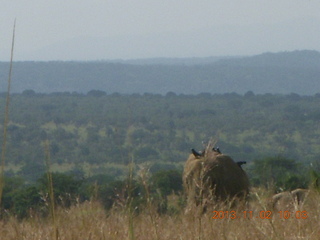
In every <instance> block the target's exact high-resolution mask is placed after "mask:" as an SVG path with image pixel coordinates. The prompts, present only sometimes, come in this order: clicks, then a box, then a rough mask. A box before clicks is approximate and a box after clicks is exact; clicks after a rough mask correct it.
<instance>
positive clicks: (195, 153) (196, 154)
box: [191, 148, 201, 158]
mask: <svg viewBox="0 0 320 240" xmlns="http://www.w3.org/2000/svg"><path fill="white" fill-rule="evenodd" d="M191 152H192V154H193V155H194V156H195V157H196V158H198V157H201V154H200V153H198V152H197V151H196V150H194V149H193V148H192V149H191Z"/></svg>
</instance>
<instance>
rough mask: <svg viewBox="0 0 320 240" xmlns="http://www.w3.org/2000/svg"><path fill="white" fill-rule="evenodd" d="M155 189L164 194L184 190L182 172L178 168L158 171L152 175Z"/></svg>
mask: <svg viewBox="0 0 320 240" xmlns="http://www.w3.org/2000/svg"><path fill="white" fill-rule="evenodd" d="M150 180H151V182H152V183H153V187H154V189H159V191H160V193H161V195H162V196H168V195H169V194H171V193H173V192H175V193H177V194H178V193H179V192H180V191H182V174H181V172H179V171H177V170H162V171H158V172H156V173H155V174H153V175H152V177H151V179H150Z"/></svg>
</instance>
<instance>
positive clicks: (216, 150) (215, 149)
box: [212, 147, 221, 153]
mask: <svg viewBox="0 0 320 240" xmlns="http://www.w3.org/2000/svg"><path fill="white" fill-rule="evenodd" d="M212 150H213V151H215V152H217V153H221V151H220V148H219V147H217V148H212Z"/></svg>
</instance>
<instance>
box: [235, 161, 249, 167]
mask: <svg viewBox="0 0 320 240" xmlns="http://www.w3.org/2000/svg"><path fill="white" fill-rule="evenodd" d="M246 163H247V162H246V161H240V162H237V164H238V166H239V167H241V165H243V164H246Z"/></svg>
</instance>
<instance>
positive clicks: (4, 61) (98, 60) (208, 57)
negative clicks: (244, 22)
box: [0, 49, 320, 64]
mask: <svg viewBox="0 0 320 240" xmlns="http://www.w3.org/2000/svg"><path fill="white" fill-rule="evenodd" d="M303 51H308V52H317V53H320V50H315V49H294V50H291V51H288V50H280V51H265V52H261V53H257V54H251V55H216V56H214V55H210V56H203V57H161V56H159V57H146V58H128V59H126V58H114V59H96V60H94V59H92V60H81V59H80V60H59V59H56V60H15V59H14V58H13V63H18V62H110V63H123V64H126V62H135V61H148V60H177V61H179V60H197V59H211V58H212V59H213V58H216V59H217V60H219V59H226V58H250V57H255V56H260V55H264V54H281V53H293V52H303ZM0 62H2V63H9V62H10V59H9V60H0ZM129 64H130V63H129Z"/></svg>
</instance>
